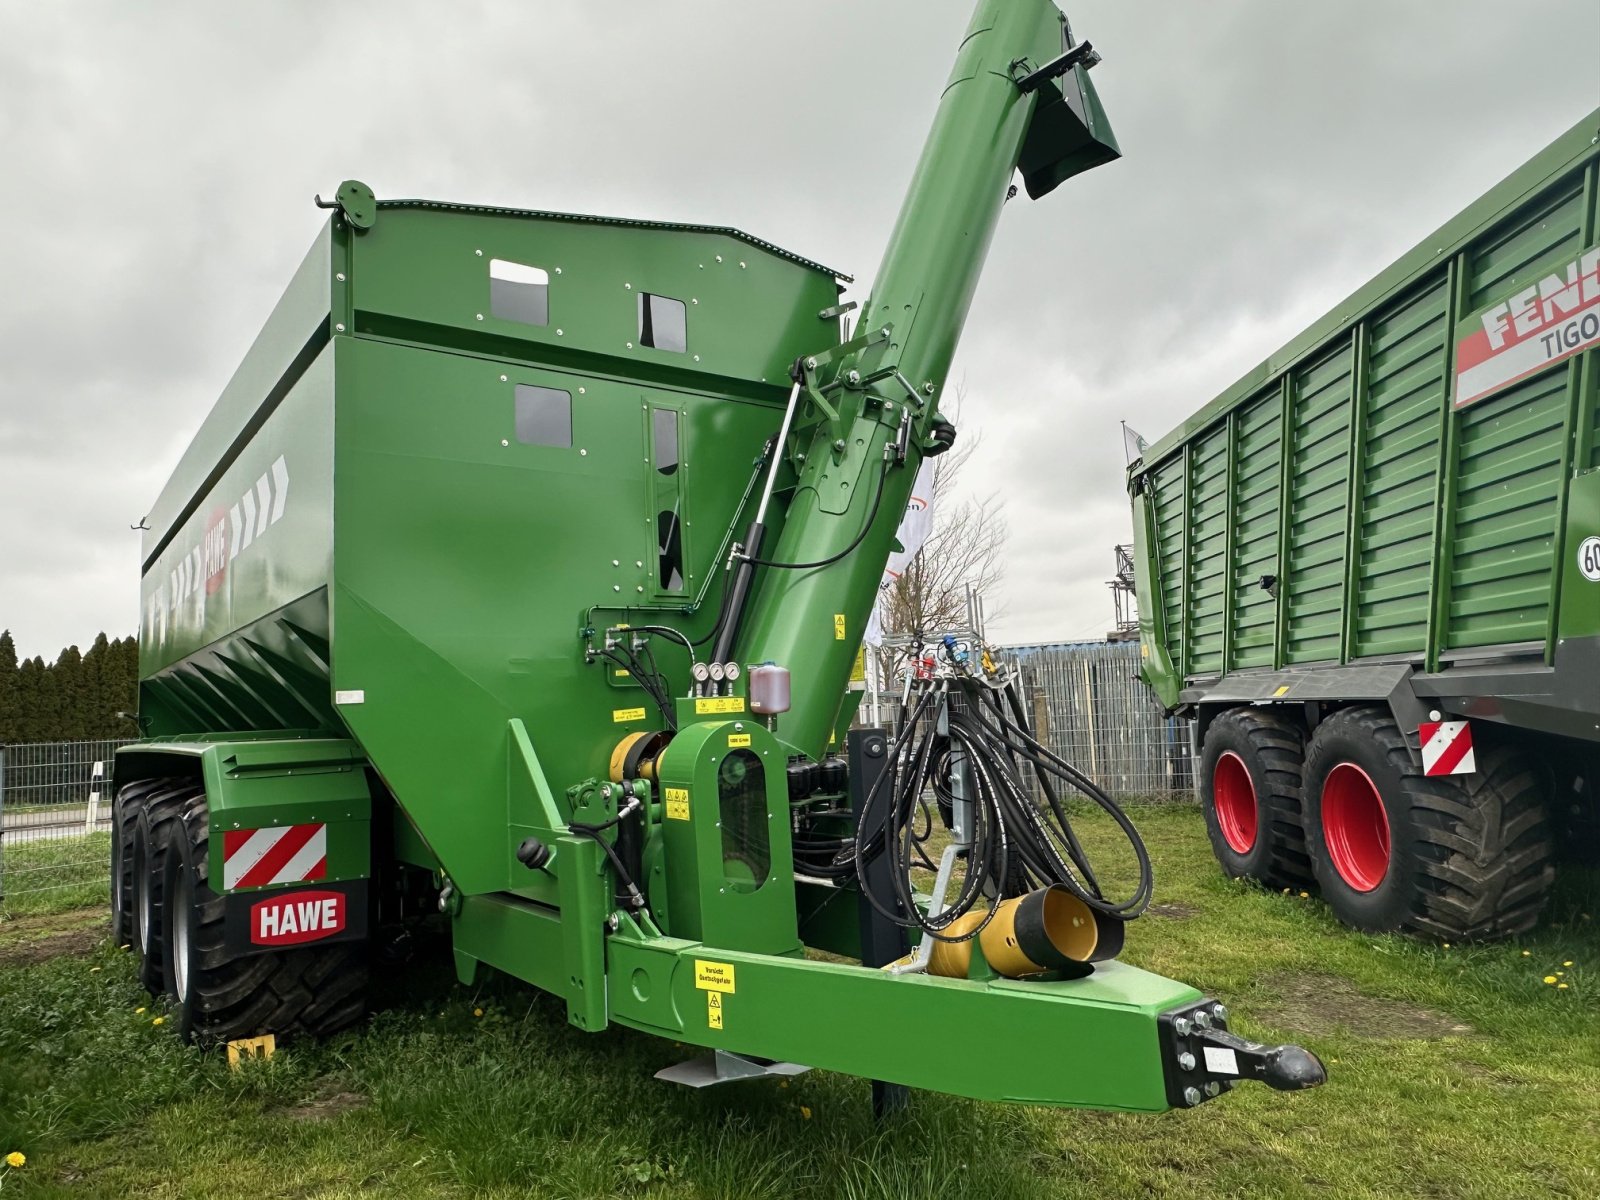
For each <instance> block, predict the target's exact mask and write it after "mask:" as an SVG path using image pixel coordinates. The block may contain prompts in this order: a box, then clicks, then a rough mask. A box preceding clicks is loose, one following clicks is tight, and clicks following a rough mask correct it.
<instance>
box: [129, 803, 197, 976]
mask: <svg viewBox="0 0 1600 1200" xmlns="http://www.w3.org/2000/svg"><path fill="white" fill-rule="evenodd" d="M166 782H167V784H168V786H167V787H165V788H162V789H159V790H157V791H153V792H151V793H150V794H149V795H147V796H145V797H144V799H143V800H142V802H141V803H140V804H139V806H138V812H137V813H136V814H135V817H134V823H135V829H134V834H135V836H139V830H138V823H139V821H140V820H143V821H144V823H145V825H146V827H147V828H148V829H149V831H150V833H149V837H150V845H149V846H148V848H147V849H146V857H145V867H146V869H147V870H148V871H149V872H150V895H151V901H152V904H151V907H152V910H153V911H152V913H151V917H150V945H149V947H148V953H146V952H144V948H141V947H140V946H139V945H138V944H137V940H135V942H134V944H133V949H134V953H136V954H138V955H139V982H140V983H141V984H143V985H144V988H145V990H146V991H147V992H149V993H150V994H151V995H152V996H159V995H161V994H162V993H163V992H165V991H166V989H167V978H166V952H165V949H164V946H163V942H162V928H163V909H164V907H165V903H166V900H165V896H164V895H163V893H164V891H165V881H166V869H167V867H166V864H167V847H168V845H169V834H170V832H171V824H172V822H173V821H175V820H177V819H178V817H179V815H180V814H181V813H182V812H183V809H184V806H185V805H187V804H189V803H190V802H191V801H192V800H193V799H194V797H195V796H196V795H197V794H203V793H204V785H203V784H201V783H199V782H198V781H195V780H187V779H170V780H167V781H166ZM130 858H131V855H130ZM130 869H131V863H130ZM135 899H137V893H135ZM137 919H138V918H137V916H136V915H135V916H134V917H133V920H134V921H137ZM132 928H133V930H134V933H135V934H137V932H138V926H137V925H136V924H135V925H134V926H133V927H132Z"/></svg>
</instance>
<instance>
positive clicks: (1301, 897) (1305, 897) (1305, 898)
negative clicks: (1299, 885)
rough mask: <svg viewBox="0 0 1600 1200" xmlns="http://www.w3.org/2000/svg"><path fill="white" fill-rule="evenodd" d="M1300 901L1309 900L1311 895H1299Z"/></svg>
mask: <svg viewBox="0 0 1600 1200" xmlns="http://www.w3.org/2000/svg"><path fill="white" fill-rule="evenodd" d="M1300 899H1302V900H1309V899H1311V893H1310V892H1301V893H1300Z"/></svg>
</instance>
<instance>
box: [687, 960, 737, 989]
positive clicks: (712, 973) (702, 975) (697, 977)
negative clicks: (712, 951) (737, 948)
mask: <svg viewBox="0 0 1600 1200" xmlns="http://www.w3.org/2000/svg"><path fill="white" fill-rule="evenodd" d="M694 985H695V987H697V988H699V989H700V990H701V991H703V992H729V993H732V992H733V991H734V986H733V964H732V963H719V962H708V961H707V960H706V959H703V958H697V959H695V960H694Z"/></svg>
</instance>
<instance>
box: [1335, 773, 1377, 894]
mask: <svg viewBox="0 0 1600 1200" xmlns="http://www.w3.org/2000/svg"><path fill="white" fill-rule="evenodd" d="M1322 836H1323V840H1324V841H1326V842H1327V843H1328V857H1329V858H1331V859H1332V860H1333V867H1334V870H1336V871H1338V872H1339V877H1340V878H1341V879H1343V880H1344V881H1345V882H1346V883H1348V884H1349V885H1350V886H1351V887H1353V888H1355V890H1356V891H1358V892H1370V891H1371V890H1372V889H1373V888H1375V887H1377V886H1378V885H1379V884H1380V883H1382V882H1383V877H1384V876H1385V875H1387V874H1388V873H1389V814H1388V813H1387V812H1386V811H1385V810H1384V807H1383V797H1381V796H1380V795H1379V794H1378V785H1377V784H1375V783H1373V782H1372V776H1370V775H1368V774H1367V773H1366V772H1365V771H1363V770H1362V769H1361V768H1360V767H1358V766H1356V765H1355V763H1350V762H1342V763H1340V764H1339V765H1338V766H1336V767H1334V768H1333V770H1331V771H1329V772H1328V778H1327V779H1326V780H1324V781H1323V784H1322Z"/></svg>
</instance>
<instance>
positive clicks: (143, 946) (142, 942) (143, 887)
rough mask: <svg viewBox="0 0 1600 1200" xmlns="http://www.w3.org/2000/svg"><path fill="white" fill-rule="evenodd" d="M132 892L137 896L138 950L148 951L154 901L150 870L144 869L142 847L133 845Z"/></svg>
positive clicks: (143, 952) (135, 905) (141, 951)
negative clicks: (151, 891)
mask: <svg viewBox="0 0 1600 1200" xmlns="http://www.w3.org/2000/svg"><path fill="white" fill-rule="evenodd" d="M133 894H134V895H135V896H136V897H137V899H136V901H135V903H134V908H135V909H136V910H137V912H136V913H135V920H136V921H137V923H138V927H139V928H138V934H139V952H140V953H141V954H148V953H149V952H150V916H151V913H150V909H151V906H152V905H153V904H154V903H155V900H154V898H153V897H152V896H151V895H150V872H149V871H148V870H146V869H145V861H144V848H143V847H142V846H141V845H137V844H136V845H135V846H134V848H133Z"/></svg>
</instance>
